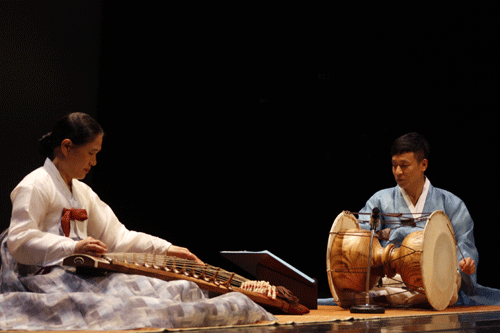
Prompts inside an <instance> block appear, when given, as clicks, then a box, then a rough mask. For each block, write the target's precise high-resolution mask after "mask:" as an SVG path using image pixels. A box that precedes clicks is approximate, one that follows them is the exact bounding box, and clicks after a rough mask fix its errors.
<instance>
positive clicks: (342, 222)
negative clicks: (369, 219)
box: [326, 211, 360, 304]
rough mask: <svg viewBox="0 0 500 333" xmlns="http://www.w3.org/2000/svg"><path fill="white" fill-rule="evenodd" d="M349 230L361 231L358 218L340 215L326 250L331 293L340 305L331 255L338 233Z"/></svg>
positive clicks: (333, 225)
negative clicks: (334, 283) (332, 270)
mask: <svg viewBox="0 0 500 333" xmlns="http://www.w3.org/2000/svg"><path fill="white" fill-rule="evenodd" d="M347 229H360V228H359V223H358V220H357V219H356V217H355V216H354V215H353V214H351V213H349V212H345V211H344V212H342V213H340V214H339V215H338V216H337V218H336V219H335V221H333V224H332V228H331V229H330V237H328V246H327V249H326V271H327V273H328V284H329V285H330V291H331V292H332V296H333V298H334V299H335V302H336V303H337V304H340V301H339V297H338V296H337V293H336V292H335V287H334V285H333V278H332V273H331V253H332V246H333V242H334V241H335V237H336V236H337V232H339V231H341V230H347Z"/></svg>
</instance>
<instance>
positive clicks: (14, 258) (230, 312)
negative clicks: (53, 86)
mask: <svg viewBox="0 0 500 333" xmlns="http://www.w3.org/2000/svg"><path fill="white" fill-rule="evenodd" d="M102 139H103V131H102V129H101V127H100V126H99V124H98V123H97V122H96V121H95V120H94V119H92V117H90V116H89V115H87V114H83V113H72V114H70V115H68V116H66V117H64V118H62V119H61V120H60V121H59V122H57V124H56V125H55V127H54V129H53V131H52V132H51V133H49V134H47V135H45V136H43V137H42V139H40V151H41V153H42V154H43V155H44V156H46V157H47V159H46V160H45V163H44V166H43V167H41V168H38V169H37V170H35V171H33V172H31V173H30V174H29V175H27V176H26V177H25V178H24V179H23V180H22V181H21V182H20V183H19V184H18V185H17V186H16V188H15V189H14V190H13V191H12V194H11V199H12V205H13V209H12V219H11V223H10V227H9V229H8V230H7V231H6V232H4V233H3V234H2V236H0V242H1V246H0V254H1V259H2V263H1V274H0V278H1V281H0V282H1V283H0V285H1V289H2V294H0V327H2V329H18V330H32V329H38V330H39V329H66V330H68V329H98V330H107V329H133V328H141V327H197V326H215V325H232V324H248V323H253V322H256V321H262V320H275V319H276V318H274V316H272V315H271V314H269V313H268V312H266V311H265V310H264V309H263V308H262V307H260V306H259V305H257V304H255V303H254V302H252V301H251V300H250V299H249V298H248V297H246V296H245V295H243V294H240V293H228V294H225V295H222V296H218V297H215V298H211V299H208V298H206V296H205V294H204V293H203V292H202V291H201V290H200V289H199V288H198V286H197V285H196V284H194V283H192V282H188V281H185V280H178V281H171V282H166V281H162V280H158V279H154V278H149V277H146V276H139V275H126V274H121V273H114V274H109V275H106V276H97V277H89V276H81V275H78V274H76V273H74V272H72V271H70V270H66V269H64V268H63V267H62V266H60V264H61V262H62V260H63V259H64V258H65V257H67V256H68V255H71V254H73V253H83V254H90V255H94V256H102V255H103V254H104V253H106V252H108V251H109V252H142V253H144V252H149V253H159V254H162V253H163V254H165V253H166V254H168V255H173V256H177V257H181V258H187V259H191V260H194V261H197V262H198V263H202V262H201V261H200V260H199V259H198V258H197V257H196V256H195V255H194V254H192V253H191V252H190V251H189V250H188V249H186V248H183V247H178V246H175V245H172V244H171V243H169V242H167V241H165V240H163V239H160V238H158V237H154V236H151V235H147V234H144V233H140V232H135V231H129V230H127V228H125V226H124V225H123V224H121V223H120V222H119V221H118V219H117V217H116V216H115V214H114V213H113V211H112V210H111V208H110V207H109V206H108V205H106V204H105V203H104V202H102V201H101V200H100V199H99V197H98V196H97V194H95V193H94V192H93V191H92V190H91V188H90V187H89V186H87V185H86V184H84V183H82V182H80V181H79V180H80V179H83V178H85V176H86V175H87V173H88V172H89V171H90V170H91V168H92V167H94V166H95V165H96V155H97V153H98V152H99V151H100V150H101V145H102ZM6 313H8V314H9V315H5V314H6Z"/></svg>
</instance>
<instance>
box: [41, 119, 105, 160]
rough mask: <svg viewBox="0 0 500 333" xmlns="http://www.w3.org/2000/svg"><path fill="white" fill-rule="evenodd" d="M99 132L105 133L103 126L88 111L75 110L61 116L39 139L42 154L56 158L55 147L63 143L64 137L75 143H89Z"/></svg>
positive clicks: (78, 144)
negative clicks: (50, 129) (50, 130)
mask: <svg viewBox="0 0 500 333" xmlns="http://www.w3.org/2000/svg"><path fill="white" fill-rule="evenodd" d="M98 134H104V132H103V130H102V128H101V126H100V125H99V123H97V121H95V119H94V118H92V117H91V116H89V115H88V114H86V113H81V112H74V113H70V114H68V115H66V116H64V117H63V118H61V119H60V120H59V121H58V122H57V123H56V124H55V126H54V128H53V129H52V132H49V133H47V134H45V135H44V136H42V137H41V138H40V140H38V148H39V151H40V154H42V155H43V156H44V157H48V158H50V159H51V160H53V159H54V149H56V148H57V147H59V146H60V145H61V142H62V141H63V140H64V139H70V140H71V142H72V143H73V144H74V145H77V146H80V145H84V144H87V143H89V142H91V141H92V140H94V139H95V137H96V136H97V135H98Z"/></svg>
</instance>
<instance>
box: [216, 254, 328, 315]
mask: <svg viewBox="0 0 500 333" xmlns="http://www.w3.org/2000/svg"><path fill="white" fill-rule="evenodd" d="M221 255H222V256H223V257H224V258H226V259H228V260H230V261H231V262H233V263H234V264H236V265H237V266H238V267H240V268H242V269H243V270H245V271H246V272H248V273H249V274H251V275H252V276H253V277H254V278H255V279H257V280H264V281H269V283H271V284H272V285H275V286H283V287H285V288H287V289H289V290H290V291H292V292H293V294H294V295H295V296H297V297H298V298H299V299H300V303H301V304H302V305H304V306H306V307H308V308H309V309H317V308H318V283H317V281H316V280H315V279H312V278H310V277H309V276H307V275H306V274H304V273H302V272H301V271H299V270H298V269H296V268H295V267H293V266H291V265H290V264H288V263H287V262H285V261H284V260H282V259H280V258H278V257H277V256H275V255H274V254H272V253H271V252H269V251H259V252H252V251H221Z"/></svg>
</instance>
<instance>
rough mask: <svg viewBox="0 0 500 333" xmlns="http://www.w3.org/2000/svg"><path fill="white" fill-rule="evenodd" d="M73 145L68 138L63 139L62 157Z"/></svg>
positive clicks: (65, 155) (66, 154)
mask: <svg viewBox="0 0 500 333" xmlns="http://www.w3.org/2000/svg"><path fill="white" fill-rule="evenodd" d="M72 145H73V142H71V140H70V139H64V140H62V142H61V153H62V154H63V155H64V157H67V156H68V153H69V150H70V148H71V146H72Z"/></svg>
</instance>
